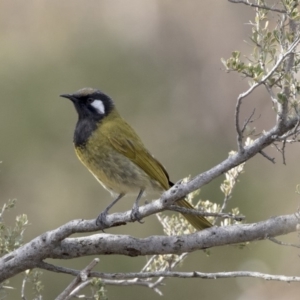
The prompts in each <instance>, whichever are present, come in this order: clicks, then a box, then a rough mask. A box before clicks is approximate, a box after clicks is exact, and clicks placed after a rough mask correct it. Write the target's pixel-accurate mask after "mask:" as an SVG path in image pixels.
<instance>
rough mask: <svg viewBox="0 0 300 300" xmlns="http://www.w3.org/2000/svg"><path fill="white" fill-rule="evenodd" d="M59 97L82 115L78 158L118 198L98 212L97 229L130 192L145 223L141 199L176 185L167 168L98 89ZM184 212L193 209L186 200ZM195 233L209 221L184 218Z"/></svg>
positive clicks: (134, 213)
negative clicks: (148, 193) (146, 193)
mask: <svg viewBox="0 0 300 300" xmlns="http://www.w3.org/2000/svg"><path fill="white" fill-rule="evenodd" d="M60 97H63V98H67V99H69V100H71V102H72V103H73V104H74V107H75V109H76V111H77V114H78V120H77V123H76V127H75V131H74V136H73V143H74V146H75V152H76V155H77V157H78V158H79V160H80V161H81V162H82V163H83V165H85V167H86V168H87V169H88V170H89V171H90V172H91V173H92V175H94V177H95V178H96V179H97V180H98V181H99V182H100V183H101V185H102V186H103V187H104V188H105V189H106V190H108V191H109V192H110V193H111V194H112V195H113V196H114V200H113V201H112V202H111V203H110V204H109V205H108V206H107V207H106V208H105V209H104V210H103V211H102V212H101V213H100V214H99V216H98V217H97V219H96V225H97V226H99V227H100V228H104V227H106V226H107V214H108V211H109V209H110V208H111V207H112V206H113V205H115V204H116V203H117V202H118V201H119V200H120V199H121V198H123V197H124V196H125V195H126V194H133V193H136V194H137V198H136V200H135V202H134V205H133V208H132V211H131V218H132V219H133V220H138V221H140V217H139V205H138V204H139V200H140V199H141V197H142V196H143V194H144V193H145V191H148V190H149V191H151V190H152V191H158V192H160V193H162V192H163V191H166V190H168V189H169V188H171V187H172V186H173V185H174V184H173V183H172V182H171V181H170V179H169V175H168V173H167V171H166V169H165V168H164V167H163V165H162V164H161V163H160V162H159V161H158V160H157V159H156V158H154V156H152V155H151V154H150V152H149V151H148V150H147V149H146V147H145V146H144V144H143V142H142V140H141V139H140V137H139V136H138V135H137V133H136V132H135V130H134V129H133V128H132V127H131V126H130V125H129V124H128V123H127V122H126V121H125V120H124V119H123V118H122V117H121V115H120V114H119V112H118V111H117V109H116V106H115V103H114V101H113V100H112V98H111V97H109V96H108V95H106V94H105V93H104V92H102V91H101V90H99V89H94V88H82V89H80V90H78V91H76V92H75V93H72V94H62V95H60ZM176 205H179V206H180V207H183V208H188V209H193V208H194V207H193V206H192V205H191V204H190V203H189V202H187V201H186V200H185V199H180V200H178V201H176ZM183 216H184V217H185V218H186V219H187V221H188V222H189V223H190V224H191V225H192V226H193V227H194V228H195V229H196V230H202V229H206V228H209V227H211V226H212V224H211V223H210V222H209V221H208V220H207V219H206V218H205V217H204V216H199V215H192V214H183Z"/></svg>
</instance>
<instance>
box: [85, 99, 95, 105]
mask: <svg viewBox="0 0 300 300" xmlns="http://www.w3.org/2000/svg"><path fill="white" fill-rule="evenodd" d="M93 102H94V99H93V98H88V99H87V100H86V103H87V104H92V103H93Z"/></svg>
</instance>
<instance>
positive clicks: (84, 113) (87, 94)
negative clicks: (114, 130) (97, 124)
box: [60, 88, 114, 121]
mask: <svg viewBox="0 0 300 300" xmlns="http://www.w3.org/2000/svg"><path fill="white" fill-rule="evenodd" d="M60 97H64V98H67V99H70V100H71V101H72V102H73V104H74V106H75V108H76V111H77V113H78V117H79V120H81V119H90V120H94V121H100V120H102V119H103V118H104V117H106V116H107V115H108V114H109V113H110V112H111V111H112V109H113V108H114V103H113V101H112V99H111V98H110V97H109V96H107V95H105V94H104V93H103V92H101V91H99V90H97V89H93V88H83V89H81V90H79V91H77V92H75V93H74V94H63V95H60Z"/></svg>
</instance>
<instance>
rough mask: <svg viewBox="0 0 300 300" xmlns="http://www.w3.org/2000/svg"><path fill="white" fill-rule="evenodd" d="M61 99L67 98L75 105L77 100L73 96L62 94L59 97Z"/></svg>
mask: <svg viewBox="0 0 300 300" xmlns="http://www.w3.org/2000/svg"><path fill="white" fill-rule="evenodd" d="M59 97H63V98H67V99H69V100H71V101H72V102H73V103H74V102H75V100H76V97H74V96H73V95H72V94H62V95H59Z"/></svg>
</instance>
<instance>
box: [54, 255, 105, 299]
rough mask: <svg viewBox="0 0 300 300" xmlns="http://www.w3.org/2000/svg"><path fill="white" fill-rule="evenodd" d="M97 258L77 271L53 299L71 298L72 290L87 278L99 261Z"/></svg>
mask: <svg viewBox="0 0 300 300" xmlns="http://www.w3.org/2000/svg"><path fill="white" fill-rule="evenodd" d="M99 261H100V260H99V258H94V259H93V260H92V261H91V262H90V263H89V264H88V265H87V266H86V267H85V268H84V269H83V270H82V271H80V272H78V273H77V276H76V277H75V278H74V279H73V280H72V282H71V283H70V284H69V285H68V286H67V287H66V288H65V289H64V291H63V292H62V293H61V294H59V295H58V296H57V297H56V299H55V300H69V299H71V297H72V296H71V293H72V291H73V290H74V289H75V288H76V287H78V285H79V284H80V283H81V282H84V281H86V280H87V278H88V277H89V276H90V272H91V270H92V269H93V268H94V267H95V266H96V264H97V263H98V262H99Z"/></svg>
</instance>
